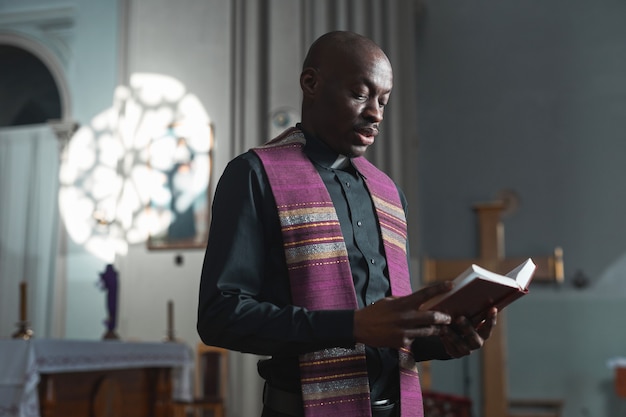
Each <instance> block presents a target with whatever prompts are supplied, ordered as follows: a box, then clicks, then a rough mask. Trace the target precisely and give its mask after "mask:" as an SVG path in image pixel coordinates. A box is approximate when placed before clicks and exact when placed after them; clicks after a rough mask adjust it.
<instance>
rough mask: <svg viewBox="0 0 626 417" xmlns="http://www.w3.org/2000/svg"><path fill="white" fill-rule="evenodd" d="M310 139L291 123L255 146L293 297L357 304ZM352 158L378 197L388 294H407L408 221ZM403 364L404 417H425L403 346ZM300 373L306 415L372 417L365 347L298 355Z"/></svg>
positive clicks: (387, 188) (365, 166) (388, 186)
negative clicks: (307, 147)
mask: <svg viewBox="0 0 626 417" xmlns="http://www.w3.org/2000/svg"><path fill="white" fill-rule="evenodd" d="M305 142H306V140H305V138H304V135H303V134H302V132H301V131H300V130H298V129H296V128H292V129H289V130H287V131H286V132H284V133H283V134H282V135H280V136H279V137H277V138H276V139H274V140H272V141H270V142H268V143H267V144H266V145H264V146H262V147H259V148H255V149H253V151H254V152H256V154H257V155H258V156H259V158H260V159H261V161H262V162H263V166H264V169H265V171H266V173H267V176H268V179H269V182H270V186H271V188H272V192H273V194H274V198H275V199H276V204H277V208H278V215H279V218H280V224H281V228H282V235H283V240H284V246H285V257H286V261H287V268H288V270H289V279H290V285H291V293H292V298H293V302H294V304H295V305H299V306H303V307H306V308H308V309H311V310H324V309H326V310H328V309H347V308H348V309H356V308H357V307H358V304H357V300H356V294H355V291H354V284H353V282H352V274H351V271H350V265H349V263H348V253H347V250H346V246H345V242H344V240H343V235H342V233H341V227H340V224H339V219H338V218H337V214H336V212H335V209H334V206H333V203H332V200H331V198H330V195H329V194H328V190H327V189H326V186H325V185H324V182H323V181H322V179H321V178H320V176H319V174H318V172H317V170H316V169H315V167H314V166H313V164H312V163H311V162H310V160H309V159H308V158H307V157H306V155H304V153H303V152H302V147H303V146H304V143H305ZM353 163H354V164H355V166H356V167H357V169H358V170H359V171H360V172H361V173H362V174H363V176H364V177H365V181H366V185H367V187H368V190H369V192H370V194H371V196H372V199H373V201H374V206H375V209H376V213H377V216H378V222H379V224H380V228H381V231H382V238H383V244H384V249H385V257H386V259H387V265H388V270H389V276H390V282H391V292H392V294H393V295H396V296H402V295H407V294H410V292H411V286H410V281H409V273H408V265H407V260H406V238H407V235H406V219H405V216H404V210H403V209H402V205H401V203H400V200H399V196H398V192H397V189H396V187H395V184H393V182H392V181H391V180H390V179H389V178H388V177H387V176H386V175H384V174H383V173H381V172H380V171H379V170H378V169H377V168H376V167H374V166H373V165H372V164H371V163H369V162H368V161H367V160H366V159H365V158H355V159H353ZM286 167H287V169H285V168H286ZM285 172H289V173H293V174H288V175H285ZM399 362H400V385H401V393H400V395H401V415H402V417H409V416H410V417H422V416H423V408H422V395H421V390H420V385H419V377H418V374H417V368H416V366H415V361H414V360H413V357H412V355H411V352H410V350H409V349H400V351H399ZM300 373H301V382H302V396H303V401H304V412H305V416H307V417H318V416H319V417H322V416H323V417H335V416H336V417H339V416H341V417H343V416H351V417H360V416H363V417H367V416H370V415H371V406H370V397H369V392H370V389H369V383H368V376H367V364H366V360H365V347H364V346H363V345H362V344H357V345H356V346H355V348H354V349H345V348H332V349H325V350H321V351H318V352H313V353H309V354H305V355H301V357H300Z"/></svg>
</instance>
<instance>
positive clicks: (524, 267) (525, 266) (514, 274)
mask: <svg viewBox="0 0 626 417" xmlns="http://www.w3.org/2000/svg"><path fill="white" fill-rule="evenodd" d="M536 268H537V266H536V265H535V263H534V262H533V260H532V259H530V258H528V259H527V260H526V261H525V262H523V263H522V264H520V265H519V266H518V267H517V268H515V269H513V270H512V271H511V272H509V273H508V274H506V276H507V277H509V278H511V279H514V280H515V281H517V284H518V285H519V287H520V288H521V289H523V290H525V289H528V286H529V285H530V281H531V279H532V277H533V275H534V273H535V269H536Z"/></svg>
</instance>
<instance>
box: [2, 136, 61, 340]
mask: <svg viewBox="0 0 626 417" xmlns="http://www.w3.org/2000/svg"><path fill="white" fill-rule="evenodd" d="M58 169H59V145H58V141H57V138H56V135H55V134H54V132H53V131H52V129H51V128H50V126H48V125H31V126H24V127H11V128H2V129H0V338H8V337H11V335H12V334H13V333H14V332H15V331H16V330H17V326H16V323H17V322H18V320H19V318H20V317H19V310H20V306H19V299H20V297H19V291H20V282H21V281H25V282H26V283H27V287H26V288H27V303H26V304H27V319H28V321H29V322H30V325H31V328H32V329H33V331H34V333H35V337H37V338H44V337H49V333H50V323H51V320H52V314H51V313H52V308H53V305H52V304H53V303H52V301H53V300H52V299H51V294H52V290H53V286H54V275H55V273H54V272H55V262H56V251H57V225H58V208H57V206H58V205H57V195H58Z"/></svg>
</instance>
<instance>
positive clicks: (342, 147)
mask: <svg viewBox="0 0 626 417" xmlns="http://www.w3.org/2000/svg"><path fill="white" fill-rule="evenodd" d="M318 75H319V77H320V85H319V90H318V92H319V95H318V96H317V97H316V102H315V106H314V113H315V115H314V117H313V119H314V120H315V126H314V130H315V132H313V133H314V134H315V135H316V136H317V137H318V138H319V139H320V140H322V141H323V142H325V143H326V144H327V145H328V146H329V147H330V148H331V149H333V150H334V151H335V152H338V153H340V154H343V155H347V156H350V157H354V156H362V155H363V154H364V153H365V151H366V150H367V148H368V146H370V145H371V144H372V143H374V139H375V137H376V135H378V128H379V125H380V123H381V122H382V121H383V113H384V109H385V105H386V104H387V102H388V101H389V95H390V94H391V88H392V85H393V73H392V70H391V65H390V64H389V61H388V60H387V58H386V57H385V56H384V55H383V54H382V53H379V54H376V53H370V54H365V56H362V57H359V58H358V59H349V58H346V57H343V58H340V59H339V60H338V61H335V62H332V63H330V64H329V65H324V66H323V67H322V68H320V69H319V70H318Z"/></svg>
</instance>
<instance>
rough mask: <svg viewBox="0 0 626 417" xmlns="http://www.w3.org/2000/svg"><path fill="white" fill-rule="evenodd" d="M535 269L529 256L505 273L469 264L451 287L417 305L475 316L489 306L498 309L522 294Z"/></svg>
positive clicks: (477, 316) (422, 307)
mask: <svg viewBox="0 0 626 417" xmlns="http://www.w3.org/2000/svg"><path fill="white" fill-rule="evenodd" d="M535 269H536V266H535V264H534V262H533V261H532V259H530V258H529V259H528V260H526V261H525V262H523V263H522V264H520V265H519V266H518V267H516V268H515V269H513V270H512V271H511V272H509V273H508V274H506V275H500V274H496V273H495V272H491V271H489V270H487V269H485V268H482V267H480V266H478V265H472V266H471V267H469V268H468V269H467V270H465V272H463V273H462V274H461V275H459V276H458V277H457V278H456V279H454V281H453V284H454V286H453V287H452V290H450V291H449V292H447V293H445V294H441V295H439V296H436V297H433V298H431V299H430V300H428V301H426V302H425V303H424V304H422V306H421V307H420V308H421V309H422V310H436V311H441V312H444V313H448V314H450V315H451V316H453V317H455V316H465V317H467V318H469V319H477V318H479V317H481V316H482V315H483V314H485V313H486V311H487V310H488V309H489V308H491V307H494V306H495V307H497V308H498V310H499V311H500V310H502V309H503V308H504V307H506V306H508V305H509V304H511V303H512V302H513V301H515V300H517V299H518V298H520V297H522V296H524V295H526V294H527V293H528V286H529V285H530V281H531V280H532V278H533V275H534V273H535Z"/></svg>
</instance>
